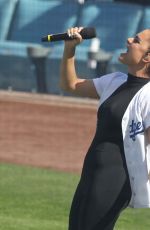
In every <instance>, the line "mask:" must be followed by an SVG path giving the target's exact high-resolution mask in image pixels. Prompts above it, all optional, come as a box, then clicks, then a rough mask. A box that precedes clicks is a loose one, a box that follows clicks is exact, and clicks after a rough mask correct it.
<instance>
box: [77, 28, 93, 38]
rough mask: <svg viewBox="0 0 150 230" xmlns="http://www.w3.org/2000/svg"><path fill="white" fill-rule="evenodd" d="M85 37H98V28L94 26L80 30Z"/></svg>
mask: <svg viewBox="0 0 150 230" xmlns="http://www.w3.org/2000/svg"><path fill="white" fill-rule="evenodd" d="M80 34H81V36H82V38H83V39H91V38H95V37H96V30H95V28H94V27H85V28H83V29H82V30H81V32H80Z"/></svg>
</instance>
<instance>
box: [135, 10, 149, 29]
mask: <svg viewBox="0 0 150 230" xmlns="http://www.w3.org/2000/svg"><path fill="white" fill-rule="evenodd" d="M149 28H150V7H148V6H147V7H144V9H143V16H142V20H141V21H140V24H139V28H138V32H140V31H142V30H145V29H149Z"/></svg>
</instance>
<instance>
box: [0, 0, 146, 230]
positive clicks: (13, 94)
mask: <svg viewBox="0 0 150 230" xmlns="http://www.w3.org/2000/svg"><path fill="white" fill-rule="evenodd" d="M74 26H84V27H95V29H96V32H97V37H96V38H94V39H90V40H85V41H84V42H83V43H82V44H81V45H80V46H78V47H77V50H76V69H77V72H78V74H79V75H80V76H81V77H82V76H83V77H84V78H97V77H101V76H102V75H104V74H106V73H110V72H114V71H123V72H127V69H126V66H124V65H122V64H120V63H119V62H118V56H119V54H120V52H122V51H123V50H126V39H127V38H128V37H132V36H134V35H135V34H136V33H138V32H140V31H141V30H143V29H146V28H150V0H126V1H125V0H124V1H123V0H122V1H119V0H118V1H117V0H116V1H115V0H0V229H1V230H67V226H68V216H69V210H70V205H71V201H72V197H73V194H74V191H75V188H76V186H77V184H78V181H79V179H80V173H81V170H82V165H83V161H84V157H85V154H86V152H87V150H88V147H89V145H90V143H91V140H92V139H93V136H94V133H95V128H96V119H97V118H96V116H97V115H96V113H97V106H98V101H97V100H92V99H89V98H84V99H83V98H77V97H72V96H71V95H69V94H67V93H65V92H63V91H62V90H61V89H60V87H59V75H60V73H59V69H60V61H61V58H62V55H63V47H64V42H63V41H61V42H54V43H48V42H44V43H43V42H41V38H42V37H43V36H45V35H47V34H57V33H64V32H66V30H67V29H68V28H69V27H74ZM127 229H128V230H135V229H136V230H149V229H150V212H149V209H137V210H133V209H127V210H126V211H125V212H123V213H122V214H121V216H120V218H119V221H118V223H117V225H116V228H115V230H127Z"/></svg>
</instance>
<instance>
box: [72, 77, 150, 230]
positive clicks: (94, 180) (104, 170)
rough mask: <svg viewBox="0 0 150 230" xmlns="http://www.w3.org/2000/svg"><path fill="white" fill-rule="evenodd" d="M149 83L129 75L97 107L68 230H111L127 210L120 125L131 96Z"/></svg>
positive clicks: (125, 178)
mask: <svg viewBox="0 0 150 230" xmlns="http://www.w3.org/2000/svg"><path fill="white" fill-rule="evenodd" d="M148 81H149V79H146V78H138V77H135V76H132V75H131V74H128V78H127V81H126V82H125V83H123V84H122V85H121V86H120V87H119V88H117V90H116V91H115V92H114V93H113V94H112V95H111V96H110V97H109V98H108V99H106V101H104V102H103V103H102V105H101V106H100V107H99V110H98V113H97V129H96V133H95V136H94V139H93V141H92V143H91V146H90V148H89V150H88V152H87V154H86V157H85V160H84V165H83V170H82V174H81V179H80V182H79V184H78V187H77V190H76V192H75V195H74V199H73V202H72V206H71V211H70V217H69V230H112V229H113V227H114V225H115V222H116V220H117V219H118V217H119V214H120V212H121V211H122V210H123V209H125V208H126V207H127V206H128V204H129V202H130V199H131V187H130V181H129V176H128V171H127V166H126V160H125V155H124V148H123V138H122V128H121V121H122V117H123V115H124V113H125V111H126V109H127V106H128V104H129V103H130V101H131V100H132V98H133V97H134V95H135V94H136V93H137V92H138V91H139V90H140V88H141V87H142V86H144V84H146V83H148ZM85 138H86V137H85Z"/></svg>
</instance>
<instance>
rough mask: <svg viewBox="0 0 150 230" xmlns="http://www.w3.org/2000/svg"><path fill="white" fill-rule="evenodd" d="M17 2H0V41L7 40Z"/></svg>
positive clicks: (14, 0) (3, 0)
mask: <svg viewBox="0 0 150 230" xmlns="http://www.w3.org/2000/svg"><path fill="white" fill-rule="evenodd" d="M17 2H18V0H1V1H0V40H5V39H7V36H8V32H9V29H10V25H11V20H12V18H13V14H14V11H15V8H16V4H17Z"/></svg>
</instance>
